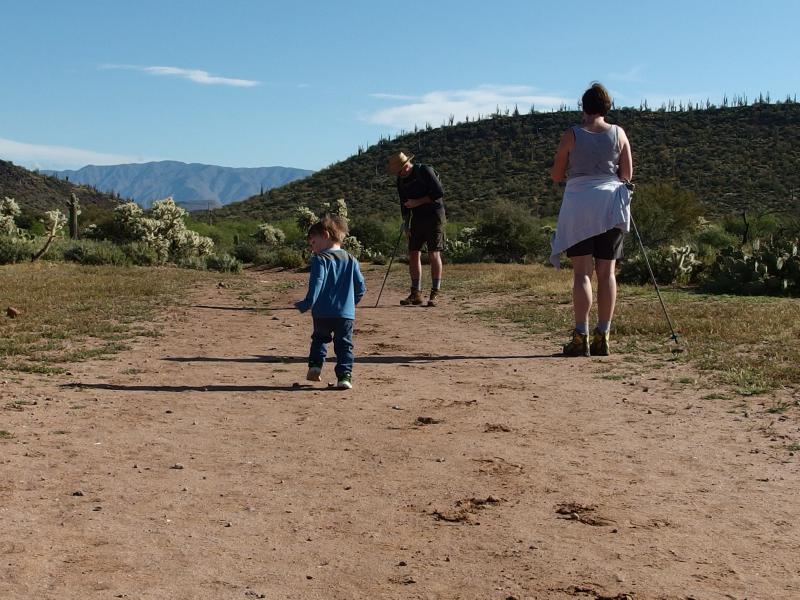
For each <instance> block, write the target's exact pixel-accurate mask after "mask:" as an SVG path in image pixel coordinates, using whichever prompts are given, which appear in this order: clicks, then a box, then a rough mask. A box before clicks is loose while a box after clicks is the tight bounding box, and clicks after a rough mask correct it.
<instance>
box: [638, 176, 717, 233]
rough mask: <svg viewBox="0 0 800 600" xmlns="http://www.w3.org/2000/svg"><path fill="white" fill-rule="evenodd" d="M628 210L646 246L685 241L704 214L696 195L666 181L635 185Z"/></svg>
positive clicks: (696, 227)
mask: <svg viewBox="0 0 800 600" xmlns="http://www.w3.org/2000/svg"><path fill="white" fill-rule="evenodd" d="M631 211H632V213H633V217H634V219H635V221H636V226H637V228H638V230H639V235H640V236H641V237H642V242H643V243H644V245H645V246H646V247H647V248H656V247H658V246H665V245H668V244H674V243H677V242H682V241H685V240H687V239H688V238H689V237H690V236H691V235H692V233H693V232H695V231H696V230H697V229H698V228H699V227H700V224H701V221H700V218H701V217H702V215H703V207H702V206H701V204H700V202H699V201H698V200H697V196H695V195H694V194H693V193H692V192H689V191H687V190H680V189H677V188H674V187H672V186H670V185H666V184H658V185H640V186H637V188H636V192H635V193H634V195H633V201H632V203H631Z"/></svg>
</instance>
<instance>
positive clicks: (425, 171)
mask: <svg viewBox="0 0 800 600" xmlns="http://www.w3.org/2000/svg"><path fill="white" fill-rule="evenodd" d="M412 158H414V155H413V154H409V155H408V156H407V155H406V154H404V153H403V152H398V153H397V154H393V155H392V156H390V157H389V163H388V165H387V171H388V173H389V175H395V176H397V193H398V194H399V195H400V211H401V212H402V215H403V227H404V229H405V230H406V235H407V236H408V271H409V274H410V275H411V293H410V294H409V295H408V297H407V298H404V299H403V300H401V301H400V304H402V305H403V306H406V305H409V304H413V305H414V306H419V305H420V304H422V303H423V300H422V286H421V283H420V281H421V276H422V261H421V253H422V247H423V246H425V245H427V247H428V255H429V257H430V262H431V295H430V297H429V299H428V306H436V302H437V300H436V298H437V297H438V296H439V288H440V287H441V284H442V250H444V225H445V214H444V200H443V198H444V191H443V190H442V184H441V182H440V181H439V178H438V177H437V176H436V172H435V171H434V170H433V169H432V168H431V167H429V166H427V165H423V164H416V165H415V164H413V163H412V162H411V159H412Z"/></svg>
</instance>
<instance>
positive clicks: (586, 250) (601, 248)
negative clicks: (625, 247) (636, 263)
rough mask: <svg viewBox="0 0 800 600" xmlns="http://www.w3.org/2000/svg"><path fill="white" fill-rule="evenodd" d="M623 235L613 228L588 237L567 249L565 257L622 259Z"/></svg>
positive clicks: (619, 230) (620, 231)
mask: <svg viewBox="0 0 800 600" xmlns="http://www.w3.org/2000/svg"><path fill="white" fill-rule="evenodd" d="M624 237H625V233H624V232H623V231H622V230H621V229H617V228H616V227H614V228H613V229H609V230H608V231H606V232H605V233H601V234H599V235H596V236H594V237H590V238H588V239H585V240H583V241H581V242H578V243H577V244H575V245H574V246H570V247H569V248H567V256H570V257H572V256H588V255H591V256H593V257H594V258H600V259H603V260H619V259H621V258H622V239H623V238H624Z"/></svg>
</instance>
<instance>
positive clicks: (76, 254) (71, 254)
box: [62, 240, 131, 266]
mask: <svg viewBox="0 0 800 600" xmlns="http://www.w3.org/2000/svg"><path fill="white" fill-rule="evenodd" d="M62 256H63V257H64V260H66V261H68V262H76V263H80V264H82V265H114V266H123V265H128V264H130V263H131V259H130V257H129V256H128V255H127V254H126V253H125V251H124V250H123V248H122V247H121V246H119V245H117V244H114V243H113V242H109V241H107V240H101V241H95V240H80V241H78V240H75V241H73V242H72V243H71V244H70V245H69V246H67V247H66V248H64V250H63V254H62Z"/></svg>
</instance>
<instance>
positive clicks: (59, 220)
mask: <svg viewBox="0 0 800 600" xmlns="http://www.w3.org/2000/svg"><path fill="white" fill-rule="evenodd" d="M44 217H45V218H44V219H43V222H44V226H45V227H46V228H47V229H48V230H50V233H51V234H52V235H57V234H58V233H59V232H60V231H61V230H62V229H64V225H66V224H67V217H65V216H64V213H62V212H61V211H60V210H58V209H56V210H48V211H47V212H46V213H44Z"/></svg>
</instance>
